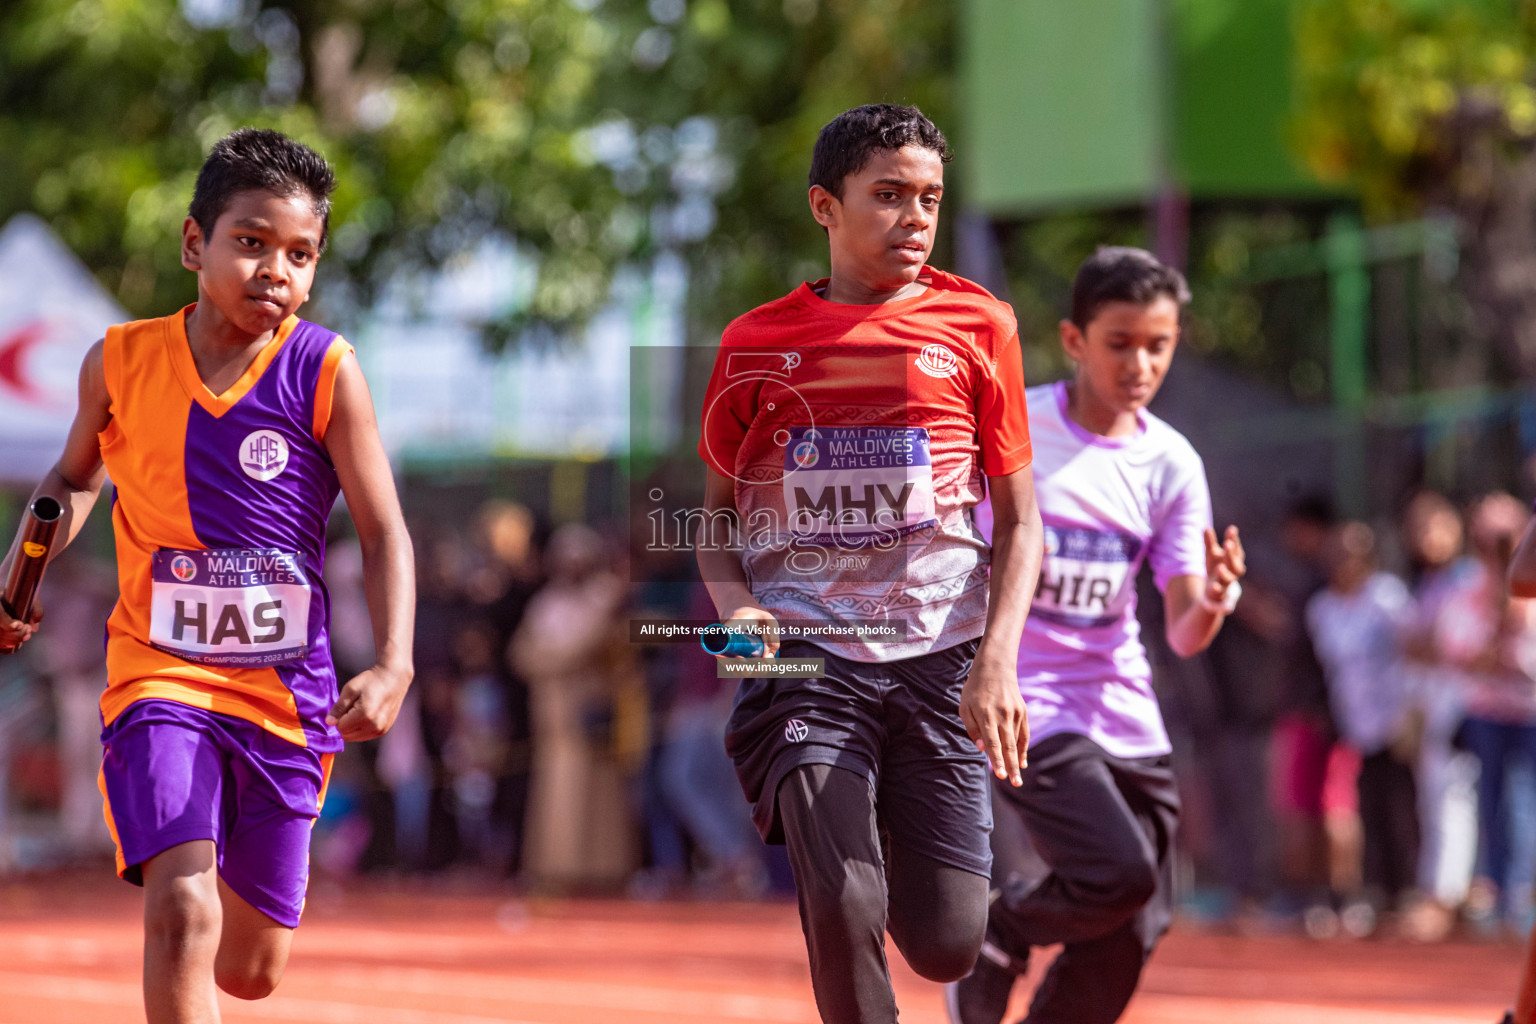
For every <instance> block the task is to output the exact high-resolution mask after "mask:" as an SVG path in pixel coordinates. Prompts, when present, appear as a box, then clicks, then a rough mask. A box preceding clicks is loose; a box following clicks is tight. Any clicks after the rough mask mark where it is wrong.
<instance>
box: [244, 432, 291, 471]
mask: <svg viewBox="0 0 1536 1024" xmlns="http://www.w3.org/2000/svg"><path fill="white" fill-rule="evenodd" d="M240 468H241V469H242V470H244V471H245V475H246V476H248V477H250V478H251V479H252V480H271V479H272V478H273V477H275V476H277V475H278V474H279V473H281V472H282V471H283V470H285V469H287V468H288V442H287V441H285V440H283V435H282V434H279V433H278V432H277V431H275V430H254V431H252V432H251V433H249V434H247V435H246V436H245V440H244V441H241V442H240Z"/></svg>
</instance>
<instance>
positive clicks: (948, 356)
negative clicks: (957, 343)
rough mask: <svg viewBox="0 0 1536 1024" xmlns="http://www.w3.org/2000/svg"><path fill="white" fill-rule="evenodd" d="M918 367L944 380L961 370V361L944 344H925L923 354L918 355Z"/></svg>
mask: <svg viewBox="0 0 1536 1024" xmlns="http://www.w3.org/2000/svg"><path fill="white" fill-rule="evenodd" d="M917 368H918V369H919V370H922V371H923V372H924V373H926V374H927V375H928V376H930V377H937V378H939V379H940V380H943V379H944V378H945V377H953V376H954V375H955V374H957V373H959V372H960V361H959V360H958V359H956V358H955V354H954V353H953V352H951V351H950V350H949V349H948V348H946V347H944V346H943V345H937V344H935V345H924V346H923V352H922V355H920V356H918V357H917Z"/></svg>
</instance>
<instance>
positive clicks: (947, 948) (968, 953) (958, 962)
mask: <svg viewBox="0 0 1536 1024" xmlns="http://www.w3.org/2000/svg"><path fill="white" fill-rule="evenodd" d="M981 940H982V936H981V934H980V933H978V934H977V935H976V936H975V937H974V938H972V937H971V936H935V937H932V938H929V939H925V940H922V941H919V942H917V943H915V944H913V946H912V948H910V949H909V948H906V947H903V948H902V950H901V955H902V957H903V958H904V959H905V960H906V961H907V966H909V967H911V968H912V970H914V971H916V972H917V973H918V975H919V976H920V977H923V978H926V979H927V980H928V981H937V982H949V981H959V980H960V979H961V978H963V977H965V976H966V975H967V974H969V973H971V968H972V967H974V966H976V957H977V956H978V955H980V953H981Z"/></svg>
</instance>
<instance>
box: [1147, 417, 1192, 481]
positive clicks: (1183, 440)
mask: <svg viewBox="0 0 1536 1024" xmlns="http://www.w3.org/2000/svg"><path fill="white" fill-rule="evenodd" d="M1141 421H1142V423H1143V424H1144V425H1145V427H1146V434H1145V435H1144V436H1143V438H1142V447H1144V448H1149V449H1152V450H1155V451H1157V452H1159V453H1160V454H1161V455H1162V456H1163V457H1164V458H1165V459H1166V461H1168V462H1169V463H1171V464H1173V465H1176V466H1182V467H1190V468H1195V469H1199V470H1201V471H1203V470H1204V467H1205V460H1204V459H1202V458H1201V457H1200V453H1199V452H1198V451H1196V450H1195V446H1194V445H1193V444H1191V443H1190V440H1189V438H1187V437H1185V436H1184V435H1183V433H1182V432H1180V431H1179V429H1178V428H1177V427H1175V426H1174V425H1173V424H1171V423H1169V422H1168V421H1167V420H1165V419H1163V418H1162V417H1161V416H1159V415H1157V414H1156V413H1154V412H1152V411H1151V410H1149V409H1143V410H1142V412H1141Z"/></svg>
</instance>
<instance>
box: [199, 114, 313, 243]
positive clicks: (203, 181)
mask: <svg viewBox="0 0 1536 1024" xmlns="http://www.w3.org/2000/svg"><path fill="white" fill-rule="evenodd" d="M335 188H336V172H335V171H333V170H331V165H330V164H328V163H326V162H325V159H324V158H323V157H322V156H320V154H319V153H316V152H315V151H314V150H312V149H310V148H309V147H308V146H306V145H304V144H303V143H301V142H295V141H293V140H292V139H290V138H289V137H288V136H286V135H284V134H283V133H282V132H275V131H272V130H271V129H270V128H239V129H236V130H235V131H232V132H230V133H229V134H228V135H226V136H224V137H223V138H222V139H220V140H219V141H218V142H215V143H214V144H213V148H212V149H211V150H209V151H208V159H206V160H204V161H203V167H202V170H200V171H198V172H197V184H196V185H195V186H193V188H192V205H191V206H190V207H189V208H188V209H187V215H188V216H190V217H191V218H192V219H193V220H195V221H197V226H198V227H200V228H202V229H203V234H204V235H205V236H206V235H209V234H211V233H212V232H213V226H214V225H215V224H216V223H218V220H219V217H220V216H222V215H223V213H224V211H225V210H227V209H229V204H230V203H231V202H233V201H234V198H235V196H237V195H239V194H240V193H241V192H270V193H272V194H273V195H275V196H281V197H283V198H285V199H286V198H289V197H291V196H296V195H301V194H307V195H308V196H309V197H310V199H311V200H313V201H314V204H315V214H316V215H317V216H319V218H320V224H321V227H320V249H321V251H324V249H325V243H326V241H327V239H328V237H329V235H330V230H331V192H333V191H334V190H335Z"/></svg>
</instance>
